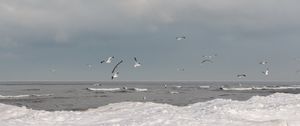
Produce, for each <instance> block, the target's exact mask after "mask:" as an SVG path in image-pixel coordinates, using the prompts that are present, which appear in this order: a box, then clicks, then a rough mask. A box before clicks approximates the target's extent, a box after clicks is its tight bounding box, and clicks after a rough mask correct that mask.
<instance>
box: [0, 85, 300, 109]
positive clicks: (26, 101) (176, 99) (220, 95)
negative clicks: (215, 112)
mask: <svg viewBox="0 0 300 126" xmlns="http://www.w3.org/2000/svg"><path fill="white" fill-rule="evenodd" d="M99 85H100V86H99ZM274 93H291V94H298V93H300V83H299V82H255V81H247V82H236V81H235V82H229V81H226V82H209V81H100V82H92V81H86V82H84V81H74V82H71V81H67V82H66V81H61V82H59V81H33V82H29V81H24V82H12V81H10V82H0V103H4V104H9V105H15V106H25V107H27V108H31V109H34V110H47V111H60V110H75V111H76V110H81V111H83V110H87V109H90V108H98V107H100V106H105V105H108V104H111V103H120V102H152V103H165V104H170V105H174V106H187V105H191V104H194V103H199V102H206V101H211V100H214V99H232V100H239V101H245V100H248V99H249V98H251V97H253V96H267V95H271V94H274Z"/></svg>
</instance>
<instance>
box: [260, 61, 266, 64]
mask: <svg viewBox="0 0 300 126" xmlns="http://www.w3.org/2000/svg"><path fill="white" fill-rule="evenodd" d="M259 64H261V65H266V64H268V62H267V61H261V62H259Z"/></svg>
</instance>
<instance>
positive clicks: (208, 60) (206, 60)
mask: <svg viewBox="0 0 300 126" xmlns="http://www.w3.org/2000/svg"><path fill="white" fill-rule="evenodd" d="M206 62H208V63H213V61H212V60H210V59H205V60H203V61H202V62H201V63H206Z"/></svg>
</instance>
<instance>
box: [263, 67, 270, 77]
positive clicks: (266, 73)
mask: <svg viewBox="0 0 300 126" xmlns="http://www.w3.org/2000/svg"><path fill="white" fill-rule="evenodd" d="M262 73H263V74H264V75H266V76H267V75H269V69H268V68H267V70H266V71H263V72H262Z"/></svg>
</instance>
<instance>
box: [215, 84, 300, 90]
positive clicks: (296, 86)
mask: <svg viewBox="0 0 300 126" xmlns="http://www.w3.org/2000/svg"><path fill="white" fill-rule="evenodd" d="M220 89H221V90H226V91H248V90H287V89H300V86H298V85H295V86H263V87H221V88H220Z"/></svg>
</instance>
